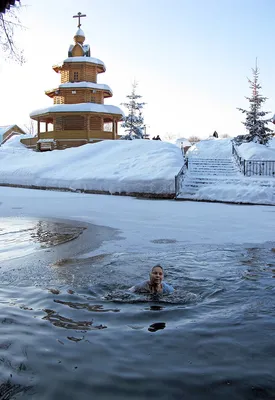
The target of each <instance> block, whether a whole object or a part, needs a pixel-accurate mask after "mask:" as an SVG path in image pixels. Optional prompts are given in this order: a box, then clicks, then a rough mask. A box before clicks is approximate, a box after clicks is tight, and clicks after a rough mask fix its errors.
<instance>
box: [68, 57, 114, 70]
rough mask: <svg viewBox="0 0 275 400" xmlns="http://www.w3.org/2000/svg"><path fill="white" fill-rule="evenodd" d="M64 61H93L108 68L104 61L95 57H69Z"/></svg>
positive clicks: (92, 62)
mask: <svg viewBox="0 0 275 400" xmlns="http://www.w3.org/2000/svg"><path fill="white" fill-rule="evenodd" d="M63 62H64V63H69V62H76V63H77V62H86V63H91V64H96V65H101V66H102V67H104V69H106V66H105V64H104V62H103V61H101V60H99V59H98V58H93V57H85V56H82V57H68V58H66V60H64V61H63Z"/></svg>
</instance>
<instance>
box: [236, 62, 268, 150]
mask: <svg viewBox="0 0 275 400" xmlns="http://www.w3.org/2000/svg"><path fill="white" fill-rule="evenodd" d="M252 72H253V80H250V79H248V82H249V84H250V88H251V89H252V95H251V97H246V99H247V100H248V101H249V103H250V110H249V111H247V110H244V109H243V108H238V110H240V111H241V112H242V113H243V114H246V120H245V122H243V124H244V125H245V127H246V129H247V130H248V134H247V135H240V136H237V137H236V139H235V142H236V143H237V144H241V143H243V142H255V143H259V144H264V145H266V144H267V143H268V141H269V139H270V138H271V137H272V134H271V132H272V130H271V129H269V128H268V127H267V126H266V125H267V124H268V123H269V122H270V119H262V117H264V116H265V115H266V114H269V112H266V111H261V108H262V104H263V103H264V102H265V101H266V100H267V97H263V96H262V95H261V94H260V89H261V88H262V87H261V85H260V84H259V81H258V80H259V70H258V67H257V63H256V68H255V69H253V68H252Z"/></svg>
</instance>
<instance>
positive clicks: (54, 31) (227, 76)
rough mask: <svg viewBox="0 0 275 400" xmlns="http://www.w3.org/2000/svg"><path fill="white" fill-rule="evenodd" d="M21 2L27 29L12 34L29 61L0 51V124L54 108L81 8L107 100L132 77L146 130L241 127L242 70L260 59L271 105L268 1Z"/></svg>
mask: <svg viewBox="0 0 275 400" xmlns="http://www.w3.org/2000/svg"><path fill="white" fill-rule="evenodd" d="M21 3H22V5H23V6H25V5H26V7H23V9H22V10H21V13H20V15H21V21H22V23H23V25H24V26H26V28H27V29H26V30H25V31H22V32H17V34H16V40H17V42H18V45H20V46H21V47H23V48H24V49H25V56H26V58H27V62H26V64H25V65H24V66H23V67H20V66H18V65H14V64H11V63H8V62H7V61H5V60H4V59H3V56H2V55H1V61H0V74H1V76H4V77H5V79H4V80H3V83H1V94H2V96H1V99H2V100H1V110H2V113H1V115H0V125H5V124H11V123H17V124H19V125H24V124H25V123H28V121H29V117H28V115H29V113H30V112H31V111H32V110H34V109H36V108H41V107H44V106H47V105H51V103H52V101H51V100H50V99H48V98H47V96H46V95H45V94H44V91H45V90H48V89H51V88H53V87H56V86H57V85H58V84H59V75H58V74H56V73H55V72H54V71H53V70H52V65H54V64H56V63H58V62H62V60H64V59H65V58H66V57H67V51H68V47H69V45H70V44H71V43H72V42H73V36H74V34H75V32H76V29H77V22H76V19H73V18H72V16H73V15H75V14H76V13H77V12H78V11H81V12H82V13H85V14H87V17H86V18H84V19H83V20H82V26H81V28H82V29H83V30H84V32H85V35H86V43H89V44H90V46H91V56H92V57H96V58H99V59H101V60H102V61H104V63H105V64H106V66H107V71H106V73H105V74H101V75H100V76H99V80H98V82H99V83H106V84H108V85H109V86H110V87H111V88H112V89H113V92H114V96H113V98H111V99H109V100H108V101H106V102H108V103H109V104H114V105H120V103H122V102H124V101H125V99H126V95H127V94H129V93H130V91H131V84H132V82H133V81H134V80H137V81H138V82H139V86H138V92H139V94H141V95H142V96H143V101H145V102H146V103H147V105H146V107H145V110H144V116H145V123H146V124H147V125H148V132H149V133H151V134H152V135H156V134H160V136H163V135H165V134H166V133H167V132H168V133H172V134H177V135H179V136H184V137H189V136H190V135H198V136H200V137H207V136H208V135H209V134H212V133H213V131H214V130H217V131H218V132H219V133H220V134H224V133H228V134H231V135H237V134H239V133H244V128H243V125H242V124H241V121H242V120H243V115H242V114H241V113H240V112H239V111H238V110H237V109H236V108H237V107H244V108H247V107H248V101H247V100H246V99H245V96H247V95H250V89H249V86H248V82H247V77H251V67H254V65H255V59H256V57H257V58H258V66H259V68H260V83H261V84H262V87H263V89H262V93H263V95H264V96H266V97H268V98H269V99H268V101H267V102H266V104H265V110H267V111H268V110H270V111H271V112H272V113H274V112H275V55H274V52H273V38H274V34H275V29H274V22H273V19H274V11H275V2H274V1H273V0H261V1H256V0H241V1H240V0H170V1H164V0H139V1H134V0H116V1H114V0H105V1H102V2H95V1H91V0H79V1H78V2H77V3H76V2H75V1H72V0H67V1H58V2H57V1H54V0H48V1H47V3H45V2H44V1H42V0H36V1H34V0H21ZM45 4H46V5H47V6H45ZM12 88H14V89H15V90H16V94H15V92H14V89H12ZM270 116H272V114H270Z"/></svg>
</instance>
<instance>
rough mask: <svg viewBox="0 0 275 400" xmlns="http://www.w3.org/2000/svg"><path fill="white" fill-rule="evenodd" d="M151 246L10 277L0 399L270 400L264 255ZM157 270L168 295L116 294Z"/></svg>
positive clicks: (1, 311) (273, 385)
mask: <svg viewBox="0 0 275 400" xmlns="http://www.w3.org/2000/svg"><path fill="white" fill-rule="evenodd" d="M71 243H73V242H71ZM156 246H158V247H157V248H156V251H155V252H153V253H152V254H143V253H142V251H141V252H140V253H117V254H101V255H98V256H96V257H90V258H86V259H78V258H77V257H68V258H62V259H59V261H56V262H51V263H49V264H48V265H47V266H45V265H44V264H43V265H44V266H43V268H45V269H46V271H47V274H44V275H43V276H42V275H41V279H40V281H39V282H38V281H37V278H35V277H32V274H31V273H30V271H29V268H27V267H26V268H24V269H23V270H22V271H21V275H22V281H21V282H20V280H19V278H18V272H16V271H15V270H14V271H13V272H10V274H9V276H8V278H9V280H10V282H9V284H7V283H6V284H3V283H2V284H0V289H1V297H0V299H1V301H0V327H1V335H0V365H1V369H0V382H1V384H2V385H1V386H0V399H19V398H20V399H42V400H44V399H45V400H46V399H47V400H49V399H51V400H55V399H56V400H57V399H66V400H67V399H104V400H105V399H211V400H213V399H275V375H274V369H275V361H274V359H275V358H274V357H275V344H274V337H275V319H274V316H275V309H274V294H275V280H274V277H275V248H274V247H275V246H274V245H273V244H271V243H266V244H264V245H260V244H259V245H258V246H255V245H254V246H253V247H252V246H249V245H245V246H241V245H240V246H237V245H228V246H215V245H213V246H209V245H207V246H199V245H194V246H190V245H188V247H187V246H184V247H181V246H179V245H178V244H177V243H168V242H167V243H166V246H167V247H165V246H164V247H163V244H161V246H162V247H161V248H160V247H159V246H160V244H159V243H156ZM156 262H161V263H162V265H163V266H164V267H165V271H166V280H167V281H168V282H169V283H171V284H173V285H174V286H175V288H176V292H175V294H173V295H170V296H166V297H163V298H152V297H150V296H149V297H146V296H141V295H135V294H132V293H129V292H127V288H129V287H130V286H132V285H133V284H134V283H135V282H136V281H139V280H140V279H146V277H147V273H148V270H149V267H150V266H151V265H154V264H155V263H156ZM36 272H37V273H39V270H36ZM4 275H5V274H2V275H1V270H0V276H1V277H4ZM19 276H20V274H19ZM26 283H28V284H26Z"/></svg>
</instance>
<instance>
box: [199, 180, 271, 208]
mask: <svg viewBox="0 0 275 400" xmlns="http://www.w3.org/2000/svg"><path fill="white" fill-rule="evenodd" d="M247 179H249V178H247ZM274 191H275V190H274V186H270V187H266V186H260V185H257V183H252V184H251V185H242V184H239V185H238V184H234V185H231V184H224V185H223V184H219V185H215V186H214V185H213V186H212V185H209V186H207V187H204V188H201V189H199V190H198V192H197V194H196V198H197V199H198V200H211V201H226V202H232V203H250V204H274Z"/></svg>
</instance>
